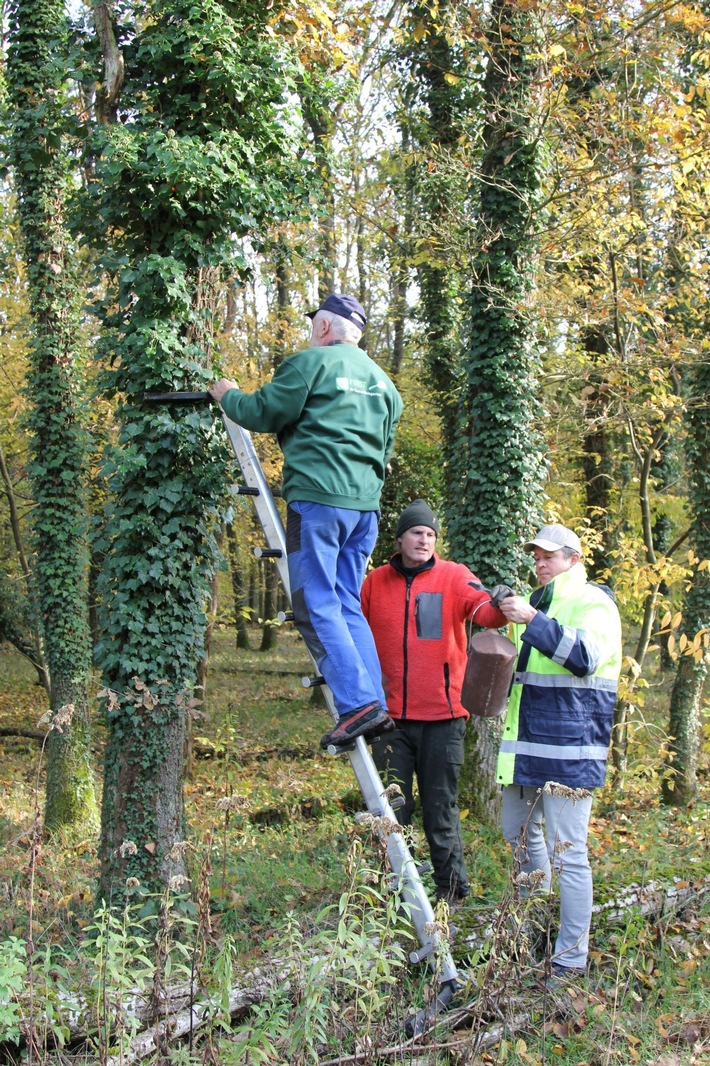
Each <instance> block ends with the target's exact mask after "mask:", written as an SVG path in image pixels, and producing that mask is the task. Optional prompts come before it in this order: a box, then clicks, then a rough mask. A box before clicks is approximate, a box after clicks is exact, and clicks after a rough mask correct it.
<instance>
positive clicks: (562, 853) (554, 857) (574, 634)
mask: <svg viewBox="0 0 710 1066" xmlns="http://www.w3.org/2000/svg"><path fill="white" fill-rule="evenodd" d="M525 548H526V550H527V551H531V552H532V553H533V557H534V565H535V572H536V574H537V579H538V582H539V587H538V588H536V589H535V591H534V592H533V593H532V594H531V596H530V597H529V598H526V597H523V596H517V595H516V596H509V597H507V598H506V599H504V600H502V601H501V603H500V609H501V611H502V612H503V614H504V615H505V616H506V617H507V619H508V620H509V621H510V622H513V623H514V639H515V642H516V644H517V646H518V648H519V653H518V660H517V664H516V672H515V675H514V679H513V684H512V687H511V693H510V699H509V701H508V709H507V713H506V718H505V724H504V727H503V737H502V741H501V745H500V751H499V755H498V765H497V780H498V782H499V783H500V784H501V785H502V786H503V810H502V829H503V835H504V837H505V839H506V840H507V841H508V843H509V844H510V845H511V847H512V849H513V853H514V856H515V862H516V866H517V867H518V869H519V871H520V872H521V873H523V874H534V873H535V871H538V873H537V878H536V877H535V876H533V878H532V882H531V887H530V891H535V892H540V893H544V892H549V890H550V885H551V871H552V869H553V868H554V869H555V870H556V872H557V875H558V886H559V896H560V928H559V932H558V935H557V938H556V941H555V945H554V953H553V957H552V971H553V973H552V975H551V980H552V983H555V982H557V983H559V981H561V980H569V979H570V978H574V977H578V976H580V975H582V974H584V973H585V972H586V966H587V955H588V950H589V929H590V924H591V917H592V872H591V869H590V865H589V857H588V849H587V835H588V828H589V817H590V814H591V809H592V798H593V793H592V791H591V790H592V789H594V788H598V787H600V786H601V785H603V784H604V779H605V775H606V764H607V757H608V753H609V743H610V737H611V729H612V724H613V715H614V705H615V702H616V693H617V684H618V677H619V669H620V666H621V623H620V620H619V612H618V610H617V608H616V604H615V602H614V600H613V597H612V595H611V592H610V591H609V589H607V588H606V586H603V585H596V584H593V583H591V582H588V581H587V574H586V571H585V569H584V567H583V565H582V563H581V557H582V545H581V542H580V540H579V537H578V536H577V534H576V533H574V532H573V531H572V530H571V529H567V528H566V527H565V526H562V525H550V526H545V527H544V528H543V529H541V530H540V531H539V532H538V533H537V534H536V536H535V537H534V539H533V540H531V541H530V542H529V543H528V544H526V545H525ZM543 822H544V828H543ZM536 882H537V883H536ZM549 979H550V975H548V981H549Z"/></svg>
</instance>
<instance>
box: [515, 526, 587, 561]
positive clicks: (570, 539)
mask: <svg viewBox="0 0 710 1066" xmlns="http://www.w3.org/2000/svg"><path fill="white" fill-rule="evenodd" d="M524 548H525V551H526V552H529V551H532V550H533V548H542V550H543V551H545V552H556V551H559V550H560V548H572V549H573V551H576V552H577V554H578V555H581V554H582V542H581V540H580V539H579V537H578V536H577V534H576V533H575V532H574V531H573V530H571V529H567V526H560V525H558V524H557V523H555V524H554V525H551V526H543V527H542V529H541V530H540V532H539V533H537V534H536V535H535V538H534V540H529V541H528V542H527V544H525V545H524Z"/></svg>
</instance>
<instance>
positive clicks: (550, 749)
mask: <svg viewBox="0 0 710 1066" xmlns="http://www.w3.org/2000/svg"><path fill="white" fill-rule="evenodd" d="M500 750H501V752H506V753H510V754H511V755H532V756H533V758H535V759H565V760H567V761H570V760H577V761H580V760H585V761H586V760H589V759H592V760H596V759H606V758H607V756H608V754H609V749H608V748H606V747H604V746H603V745H601V744H587V745H583V746H581V747H580V745H579V744H532V743H531V742H530V741H527V740H503V741H502V742H501V745H500Z"/></svg>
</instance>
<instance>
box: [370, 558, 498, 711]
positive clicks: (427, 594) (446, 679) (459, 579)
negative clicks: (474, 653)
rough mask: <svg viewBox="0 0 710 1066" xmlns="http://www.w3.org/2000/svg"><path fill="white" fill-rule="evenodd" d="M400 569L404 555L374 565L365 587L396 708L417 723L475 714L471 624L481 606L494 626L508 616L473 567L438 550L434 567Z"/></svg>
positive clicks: (481, 621) (480, 618)
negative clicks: (466, 683) (467, 704)
mask: <svg viewBox="0 0 710 1066" xmlns="http://www.w3.org/2000/svg"><path fill="white" fill-rule="evenodd" d="M399 567H401V563H400V556H399V554H397V555H394V556H393V557H392V559H391V560H390V562H389V563H386V564H385V566H379V567H378V568H377V569H376V570H372V571H371V572H370V573H369V574H368V575H367V577H366V578H365V582H364V584H363V586H362V609H363V612H364V614H365V617H366V618H367V620H368V622H369V624H370V628H371V629H372V632H373V634H374V636H375V644H376V645H377V654H378V656H379V660H380V665H381V667H382V677H383V682H384V688H385V694H386V696H387V707H388V709H389V712H390V714H391V716H392V717H393V718H407V719H410V720H412V721H415V720H426V721H436V720H437V719H443V718H468V717H469V715H468V711H467V710H465V708H464V707H462V706H461V699H460V695H461V684H462V682H463V675H464V671H465V669H466V657H467V653H468V636H467V632H466V626H465V622H466V620H467V619H468V618H470V617H471V615H472V613H473V612H474V611H475V612H476V613H475V615H474V621H475V623H476V624H477V625H481V626H486V627H487V628H489V629H499V628H501V627H503V626H507V624H508V621H507V619H506V617H505V615H504V614H502V612H501V611H499V610H498V609H497V607H491V605H490V595H489V593H488V592H487V591H486V590H485V589H483V588H482V587H481V584H480V582H479V580H478V578H477V577H476V576H475V574H472V573H471V571H470V570H469V569H468V567H467V566H463V565H461V564H460V563H452V562H447V561H445V560H443V559H440V558H439V557H438V555H434V556H433V566H431V568H430V569H427V570H423V571H420V572H419V573H416V574H414V575H413V576H411V575H407V574H405V573H403V572H402V570H401V569H400V568H399ZM479 605H480V606H479ZM476 608H479V609H478V610H476Z"/></svg>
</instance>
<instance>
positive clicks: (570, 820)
mask: <svg viewBox="0 0 710 1066" xmlns="http://www.w3.org/2000/svg"><path fill="white" fill-rule="evenodd" d="M591 812H592V797H591V796H590V797H588V798H586V799H578V800H577V801H576V802H574V803H573V802H572V800H571V799H569V798H568V797H566V796H552V795H548V794H547V793H546V792H541V791H540V789H538V788H534V787H528V786H521V785H506V786H505V787H504V789H503V811H502V823H501V825H502V830H503V836H504V837H505V839H506V840H507V842H508V843H509V844H510V846H511V848H512V849H513V856H514V860H515V865H516V868H518V869H520V870H521V871H522V872H523V873H532V871H533V870H542V872H543V874H544V878H543V880H542V883H541V884H540V886H539V890H538V891H540V892H541V893H543V892H549V891H550V883H551V871H552V869H554V870H555V871H556V873H557V876H558V886H559V893H560V930H559V933H558V936H557V940H556V941H555V953H554V956H553V960H554V962H556V963H558V964H559V965H560V966H573V967H579V968H580V969H583V968H584V967H585V966H586V965H587V953H588V951H589V927H590V925H591V921H592V871H591V868H590V866H589V856H588V853H587V834H588V831H589V816H590V814H591ZM543 821H544V830H543Z"/></svg>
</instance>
